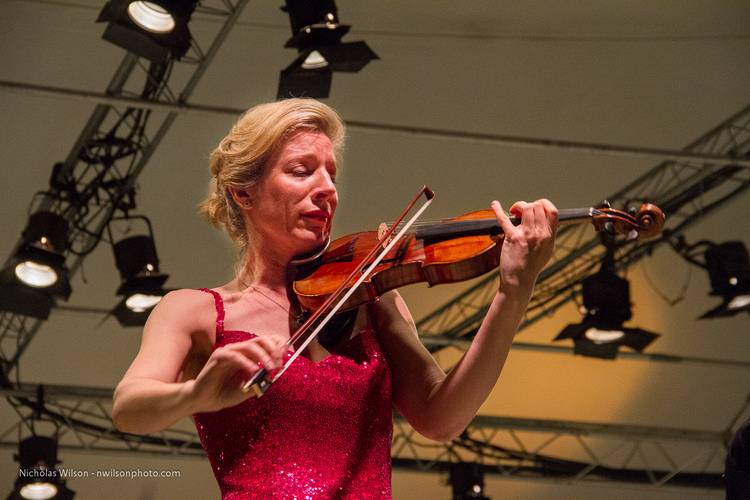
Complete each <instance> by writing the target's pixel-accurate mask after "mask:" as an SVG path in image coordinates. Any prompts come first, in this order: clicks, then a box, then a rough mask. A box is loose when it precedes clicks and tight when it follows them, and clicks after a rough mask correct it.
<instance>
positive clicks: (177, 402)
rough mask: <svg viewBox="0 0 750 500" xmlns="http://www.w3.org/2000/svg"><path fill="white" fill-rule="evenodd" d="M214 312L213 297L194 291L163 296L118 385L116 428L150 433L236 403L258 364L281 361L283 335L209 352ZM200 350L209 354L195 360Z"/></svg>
mask: <svg viewBox="0 0 750 500" xmlns="http://www.w3.org/2000/svg"><path fill="white" fill-rule="evenodd" d="M213 311H214V308H213V297H211V296H210V295H208V294H205V293H203V292H198V291H195V290H178V291H174V292H170V293H168V294H167V295H166V296H165V297H164V298H163V299H162V300H161V302H160V303H159V304H158V305H157V306H156V308H155V309H154V310H153V312H152V313H151V315H150V316H149V318H148V321H147V322H146V326H145V327H144V329H143V338H142V340H141V347H140V350H139V351H138V354H137V356H136V358H135V360H134V361H133V363H132V364H131V365H130V368H128V371H127V372H126V373H125V375H124V377H123V379H122V381H120V383H119V384H118V386H117V388H116V389H115V394H114V406H113V409H112V421H113V422H114V424H115V427H117V428H118V429H119V430H121V431H123V432H130V433H134V434H149V433H152V432H157V431H160V430H163V429H166V428H167V427H170V426H171V425H173V424H174V423H175V422H177V421H178V420H180V419H182V418H183V417H186V416H189V415H191V414H193V413H198V412H208V411H217V410H220V409H222V408H226V407H229V406H234V405H236V404H239V403H241V402H242V401H244V400H245V399H247V398H248V397H250V396H249V395H248V394H244V393H243V392H242V391H241V390H240V386H241V385H242V383H243V381H245V380H247V379H248V378H250V376H251V375H252V374H253V373H255V371H257V370H258V363H263V365H264V366H265V367H266V368H269V369H273V368H276V367H278V366H280V365H281V356H282V355H283V351H284V342H283V340H282V339H279V338H268V337H256V338H254V339H251V340H247V341H244V342H236V343H233V344H229V345H227V346H224V347H220V348H218V349H216V350H213V352H211V348H212V345H211V339H210V337H209V335H208V334H207V332H210V331H211V330H213V328H214V322H213V314H208V313H209V312H210V313H213ZM200 344H204V345H200ZM201 352H203V353H208V352H211V354H210V356H209V357H208V358H207V359H205V358H204V359H196V356H200V353H201ZM203 356H204V357H205V356H206V355H205V354H204V355H203ZM195 364H198V365H199V366H198V367H196V368H194V369H193V370H191V371H194V372H199V373H197V376H195V378H194V379H188V380H184V381H180V378H181V374H183V377H182V378H185V377H186V376H191V375H192V374H190V373H184V372H185V371H186V368H187V367H190V366H191V365H193V366H194V365H195Z"/></svg>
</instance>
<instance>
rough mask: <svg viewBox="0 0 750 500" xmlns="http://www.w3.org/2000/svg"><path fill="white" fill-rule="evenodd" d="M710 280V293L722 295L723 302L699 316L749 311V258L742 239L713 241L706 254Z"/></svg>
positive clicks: (725, 315) (724, 315) (726, 314)
mask: <svg viewBox="0 0 750 500" xmlns="http://www.w3.org/2000/svg"><path fill="white" fill-rule="evenodd" d="M703 257H704V262H705V268H706V271H708V278H709V280H710V281H711V292H710V295H715V296H719V297H721V298H722V302H721V304H719V305H718V306H717V307H715V308H713V309H711V310H710V311H708V312H706V313H705V314H703V315H702V316H701V317H700V318H699V319H706V318H720V317H727V316H733V315H735V314H738V313H740V312H748V313H750V257H748V251H747V247H746V246H745V244H744V243H743V242H741V241H727V242H724V243H713V244H711V245H710V246H709V247H708V249H707V250H706V251H705V252H704V254H703Z"/></svg>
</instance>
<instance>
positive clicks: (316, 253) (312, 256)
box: [292, 236, 331, 266]
mask: <svg viewBox="0 0 750 500" xmlns="http://www.w3.org/2000/svg"><path fill="white" fill-rule="evenodd" d="M330 244H331V237H330V236H329V237H328V238H327V239H326V242H325V243H324V244H323V245H322V246H320V247H318V248H316V249H315V250H313V251H312V252H310V253H308V254H305V255H300V256H297V257H295V258H294V259H292V264H294V265H295V266H301V265H305V264H309V263H311V262H314V261H315V260H317V259H318V258H319V257H320V256H321V255H323V254H324V253H325V252H326V250H328V245H330Z"/></svg>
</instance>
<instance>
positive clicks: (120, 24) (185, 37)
mask: <svg viewBox="0 0 750 500" xmlns="http://www.w3.org/2000/svg"><path fill="white" fill-rule="evenodd" d="M196 4H197V2H196V1H195V0H149V1H132V0H110V1H109V2H107V3H106V4H105V5H104V8H103V9H102V10H101V12H100V13H99V17H98V18H97V20H96V21H97V22H107V23H109V24H108V25H107V29H106V30H105V31H104V34H103V35H102V38H104V39H105V40H107V41H108V42H111V43H113V44H115V45H117V46H119V47H122V48H123V49H125V50H127V51H129V52H132V53H133V54H136V55H138V56H140V57H145V58H146V59H149V60H151V61H153V62H155V63H162V62H164V61H165V60H166V59H167V57H168V56H169V55H170V54H171V55H172V56H173V57H176V58H180V57H182V56H184V55H185V54H186V53H187V51H188V49H189V48H190V40H191V35H190V30H189V29H188V23H189V22H190V17H191V16H192V14H193V11H194V10H195V6H196Z"/></svg>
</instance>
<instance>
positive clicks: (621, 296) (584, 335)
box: [554, 256, 659, 359]
mask: <svg viewBox="0 0 750 500" xmlns="http://www.w3.org/2000/svg"><path fill="white" fill-rule="evenodd" d="M583 308H584V310H585V317H584V319H583V321H582V322H581V323H578V324H570V325H568V326H566V327H565V328H564V329H563V331H562V332H560V334H559V335H558V336H557V337H555V339H554V340H556V341H557V340H562V339H568V338H569V339H573V343H574V348H573V352H574V353H575V354H580V355H582V356H588V357H596V358H603V359H615V358H616V357H617V353H618V351H619V348H620V346H623V345H624V346H627V347H630V348H631V349H633V350H635V351H638V352H641V351H643V349H645V348H646V347H647V346H648V345H649V344H650V343H651V342H653V341H654V340H655V339H656V338H657V337H658V336H659V335H658V334H656V333H651V332H649V331H646V330H642V329H640V328H627V327H625V326H623V323H625V322H626V321H628V320H629V319H630V318H631V317H632V313H631V306H630V283H628V281H627V280H625V279H623V278H620V277H619V276H617V274H616V273H615V271H614V265H613V258H612V257H611V256H608V257H605V260H604V262H603V263H602V268H601V269H600V270H599V271H598V272H597V273H596V274H594V275H592V276H589V277H588V278H586V279H585V280H583Z"/></svg>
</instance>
